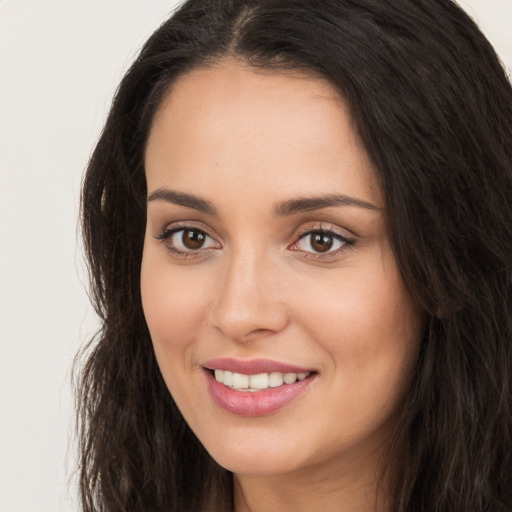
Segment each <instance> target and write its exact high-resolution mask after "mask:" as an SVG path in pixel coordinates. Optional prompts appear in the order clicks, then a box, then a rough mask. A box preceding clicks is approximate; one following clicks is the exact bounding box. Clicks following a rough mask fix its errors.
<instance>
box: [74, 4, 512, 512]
mask: <svg viewBox="0 0 512 512" xmlns="http://www.w3.org/2000/svg"><path fill="white" fill-rule="evenodd" d="M226 56H229V57H234V58H236V59H238V60H239V61H241V62H244V63H246V64H249V65H251V66H254V67H256V68H267V69H274V70H286V69H299V70H309V71H313V72H314V73H316V74H318V75H320V76H322V77H324V78H325V79H326V80H328V81H329V82H330V83H331V84H332V85H333V86H334V87H336V89H337V90H338V91H339V92H340V94H341V96H342V97H343V98H344V99H345V100H346V101H347V102H348V104H349V105H350V107H351V112H352V116H353V118H354V120H355V122H356V126H357V129H358V131H359V134H360V136H361V139H362V141H363V143H364V145H365V147H366V150H367V151H368V153H369V155H370V157H371V159H372V160H373V163H374V165H375V168H376V170H377V173H378V179H379V180H380V184H381V187H382V190H383V192H384V195H385V201H386V211H387V220H388V226H389V233H390V239H391V244H392V248H393V252H394V255H395V258H396V261H397V264H398V267H399V269H400V271H401V275H402V277H403V280H404V282H405V284H406V286H407V288H408V290H409V292H410V294H411V296H412V297H413V300H414V301H415V302H416V304H417V305H418V306H419V307H420V308H421V310H422V311H423V312H424V315H425V318H426V327H425V333H424V336H423V338H422V340H421V348H420V355H419V358H418V360H417V363H416V368H415V372H414V377H413V382H412V385H411V387H410V389H409V390H408V393H407V395H406V397H405V399H404V402H403V405H402V407H401V413H400V418H399V422H398V424H397V426H396V429H395V431H394V434H393V437H392V440H391V441H390V456H391V457H394V460H395V461H396V464H393V468H394V469H393V474H388V475H386V481H388V482H390V484H391V489H392V504H391V509H392V511H393V512H406V511H407V512H434V511H435V512H484V511H487V512H490V511H492V512H510V511H511V510H512V377H511V375H512V373H511V372H512V204H511V202H512V145H511V139H512V89H511V85H510V82H509V80H508V78H507V76H506V73H505V72H504V69H503V67H502V65H501V63H500V61H499V59H498V57H497V56H496V54H495V52H494V50H493V49H492V47H491V45H490V44H489V42H488V41H487V40H486V39H485V37H484V36H483V35H482V33H481V32H480V31H479V29H478V28H477V26H476V24H475V23H474V22H473V21H472V20H471V19H470V18H469V17H468V16H467V15H466V14H465V13H464V12H463V11H462V10H461V9H460V8H459V7H458V6H457V5H456V4H455V3H453V2H452V1H450V0H393V1H389V0H321V1H320V0H316V1H315V0H189V1H187V2H185V3H184V4H183V5H182V6H181V7H180V8H179V9H178V10H176V11H175V12H174V14H173V15H172V17H171V18H170V19H169V20H168V21H166V22H165V23H164V24H163V25H162V26H161V27H160V28H159V29H158V30H157V31H156V32H155V33H154V34H153V35H152V36H151V38H150V39H149V40H148V41H147V43H146V44H145V45H144V47H143V49H142V51H141V52H140V55H139V56H138V58H137V59H136V61H135V63H134V64H133V65H132V67H131V68H130V70H129V71H128V73H127V74H126V76H125V77H124V78H123V80H122V83H121V85H120V87H119V89H118V91H117V94H116V96H115V99H114V102H113V105H112V108H111V111H110V113H109V116H108V119H107V121H106V125H105V128H104V130H103V132H102V134H101V137H100V139H99V142H98V144H97V147H96V149H95V151H94V153H93V155H92V157H91V160H90V163H89V166H88V168H87V172H86V175H85V178H84V182H83V191H82V210H81V213H82V232H83V238H84V242H85V252H86V256H87V258H88V263H89V269H90V278H91V298H92V301H93V304H94V306H95V309H96V311H97V313H98V315H99V317H100V319H101V328H100V330H99V332H98V333H97V335H96V336H95V337H94V338H93V339H92V340H91V341H90V342H89V344H88V345H87V346H86V347H85V348H84V349H83V351H82V352H81V354H80V355H79V358H78V359H77V364H78V367H79V371H78V375H77V404H78V428H79V450H80V466H79V475H80V491H81V503H82V506H83V510H84V511H86V512H93V511H102V512H149V511H151V512H158V511H162V512H163V511H166V512H169V511H177V512H192V511H196V512H205V511H210V512H213V511H218V512H226V511H229V510H232V509H233V498H232V485H233V484H232V475H231V474H230V473H229V472H228V471H227V470H225V469H223V468H221V467H220V466H219V465H217V463H216V462H215V461H213V460H212V459H211V457H210V456H209V455H208V453H207V452H206V450H205V449H204V448H203V447H202V446H201V444H200V443H199V441H198V440H197V439H196V437H195V436H194V434H193V433H192V432H191V430H190V429H189V427H188V426H187V424H186V422H185V421H184V419H183V417H182V416H181V414H180V412H179V411H178V409H177V407H176V405H175V403H174V402H173V399H172V397H171V396H170V394H169V391H168V389H167V387H166V385H165V383H164V381H163V379H162V377H161V375H160V371H159V368H158V365H157V363H156V359H155V356H154V353H153V348H152V343H151V339H150V336H149V333H148V329H147V326H146V323H145V319H144V315H143V311H142V306H141V298H140V286H139V279H140V267H141V257H142V247H143V238H144V230H145V222H146V193H147V190H146V182H145V174H144V152H145V145H146V141H147V138H148V131H149V129H150V126H151V122H152V120H153V117H154V115H155V112H156V110H157V109H158V107H159V105H160V103H161V101H162V98H163V96H164V95H165V93H166V92H167V91H168V90H169V88H170V87H171V86H172V83H173V82H174V80H176V78H177V77H178V76H180V75H183V74H184V73H187V72H188V71H190V70H192V69H194V68H197V67H200V66H209V65H212V64H214V63H216V62H218V61H219V59H221V58H223V57H226Z"/></svg>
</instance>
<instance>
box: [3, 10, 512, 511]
mask: <svg viewBox="0 0 512 512" xmlns="http://www.w3.org/2000/svg"><path fill="white" fill-rule="evenodd" d="M176 3H177V2H176V0H174V1H171V0H165V1H164V0H32V1H30V0H0V512H32V511H33V512H65V511H76V510H78V508H77V500H76V483H74V481H73V478H72V473H73V470H74V464H75V462H74V449H75V448H74V444H73V421H72V420H73V400H72V393H71V386H70V379H71V376H70V370H71V365H72V361H73V357H74V354H75V353H76V351H77V349H78V347H79V344H80V343H81V342H83V341H84V340H85V339H87V338H88V337H89V336H90V335H91V334H92V332H93V330H94V325H95V320H94V316H93V314H92V313H91V310H90V307H89V305H88V301H87V296H86V293H85V289H84V284H83V283H84V282H85V277H84V276H85V271H84V267H83V263H82V259H81V256H80V249H79V245H78V242H77V240H76V232H77V211H78V198H79V188H80V180H81V174H82V171H83V169H84V167H85V165H86V162H87V159H88V157H89V155H90V152H91V150H92V148H93V146H94V143H95V141H96V139H97V137H98V135H99V132H100V130H101V127H102V123H103V121H104V119H105V115H106V111H107V108H108V106H109V103H110V100H111V98H112V95H113V92H114V90H115V88H116V86H117V84H118V82H119V79H120V77H121V76H122V74H123V72H124V71H125V70H126V69H127V67H128V65H129V64H130V62H131V61H132V59H133V58H134V57H135V55H136V53H137V51H138V49H139V48H140V46H141V45H142V43H143V42H144V40H145V39H146V38H147V37H148V36H149V34H150V33H151V32H152V31H153V30H154V29H155V28H156V27H157V26H158V25H159V24H160V23H161V22H162V21H164V20H165V19H166V17H167V15H168V13H169V12H170V11H171V10H172V8H173V6H174V5H175V4H176ZM463 4H464V5H465V6H467V9H468V11H469V12H470V14H471V15H473V17H474V18H475V19H476V20H477V21H478V22H479V23H480V26H481V27H482V29H483V30H484V32H485V33H486V34H487V36H488V37H489V39H490V40H491V42H492V43H493V44H494V45H495V47H496V48H497V50H498V52H499V53H500V55H501V57H502V59H503V61H504V62H505V64H506V66H507V67H508V69H509V70H512V34H511V32H512V31H511V27H512V0H466V1H464V2H463ZM509 74H510V73H509Z"/></svg>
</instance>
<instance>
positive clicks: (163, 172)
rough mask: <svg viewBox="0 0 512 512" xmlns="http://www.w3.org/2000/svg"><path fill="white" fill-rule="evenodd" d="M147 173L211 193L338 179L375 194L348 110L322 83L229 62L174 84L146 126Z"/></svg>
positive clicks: (291, 188)
mask: <svg viewBox="0 0 512 512" xmlns="http://www.w3.org/2000/svg"><path fill="white" fill-rule="evenodd" d="M146 172H147V179H148V188H149V189H151V187H152V186H154V187H157V186H162V185H166V184H168V183H169V181H171V182H172V183H171V184H173V185H174V186H176V185H175V184H176V183H177V184H178V185H183V186H184V187H186V188H188V187H194V188H195V187H200V188H201V189H203V190H206V189H208V191H215V190H217V189H219V188H222V185H223V184H227V183H229V184H233V183H237V182H238V183H240V185H241V186H245V187H246V188H247V189H248V190H254V191H255V190H257V189H258V188H259V187H260V186H261V185H262V184H266V185H267V186H268V185H269V184H272V185H273V186H274V187H275V188H276V189H277V188H279V187H281V188H286V189H287V192H288V195H290V196H293V195H295V194H300V195H303V194H304V190H305V189H308V192H309V193H311V194H315V193H320V194H323V193H326V192H328V190H326V188H329V186H332V187H334V188H336V186H337V185H340V186H341V187H342V188H344V189H347V190H336V192H340V193H346V192H350V193H352V194H353V195H354V194H355V195H356V196H364V197H361V198H366V199H371V201H372V202H374V203H375V202H376V203H381V202H382V201H381V198H380V191H379V188H378V186H377V185H376V180H375V172H374V169H373V165H372V163H371V161H370V159H369V157H368V154H367V152H366V150H365V148H364V146H363V144H362V142H361V141H360V139H359V136H358V134H357V131H356V129H355V126H354V123H353V121H352V117H351V115H350V112H349V108H348V106H347V104H346V103H345V102H344V100H343V99H342V97H341V96H340V94H339V93H338V92H337V91H336V90H335V89H334V87H333V86H332V85H331V84H330V83H329V82H327V81H326V80H323V79H321V78H318V77H316V76H313V75H312V74H308V73H304V72H300V71H286V72H276V71H269V70H260V69H254V68H251V67H248V66H246V65H244V64H241V63H239V62H237V61H234V60H226V61H222V62H220V63H218V64H216V65H215V66H213V67H203V68H198V69H195V70H193V71H191V72H190V73H187V74H185V75H183V76H181V77H179V78H178V79H177V81H176V82H175V83H174V84H173V85H172V87H171V89H170V90H169V92H168V94H167V95H166V97H165V99H164V101H163V102H162V104H161V106H160V108H159V109H158V111H157V114H156V116H155V119H154V122H153V126H152V129H151V132H150V137H149V140H148V146H147V151H146ZM338 182H339V183H338Z"/></svg>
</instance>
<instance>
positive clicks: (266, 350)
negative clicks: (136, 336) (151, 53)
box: [141, 59, 422, 512]
mask: <svg viewBox="0 0 512 512" xmlns="http://www.w3.org/2000/svg"><path fill="white" fill-rule="evenodd" d="M145 164H146V175H147V184H148V196H149V201H148V210H147V214H148V220H147V232H146V238H145V243H144V254H143V261H142V272H141V286H142V301H143V306H144V312H145V316H146V320H147V323H148V327H149V330H150V333H151V337H152V341H153V344H154V349H155V354H156V357H157V360H158V364H159V366H160V369H161V371H162V374H163V377H164V379H165V382H166V384H167V386H168V388H169V390H170V392H171V394H172V396H173V397H174V399H175V401H176V403H177V405H178V407H179V408H180V410H181V412H182V414H183V416H184V417H185V419H186V421H187V422H188V424H189V425H190V427H191V428H192V430H193V431H194V432H195V434H196V435H197V437H198V438H199V440H200V441H201V442H202V443H203V444H204V446H205V448H206V449H207V450H208V452H209V453H210V454H211V455H212V457H213V458H214V459H215V460H216V461H217V462H218V463H219V464H221V465H222V466H223V467H225V468H227V469H229V470H230V471H232V472H233V473H234V475H235V510H236V512H248V511H250V512H260V511H262V512H273V511H275V512H277V511H279V512H287V511H290V512H291V511H293V512H301V511H307V512H312V511H322V512H329V511H337V512H338V511H340V510H341V511H344V512H364V511H372V512H376V511H385V510H387V508H386V505H385V498H386V496H384V495H382V494H381V495H379V496H377V474H378V467H379V466H378V464H379V461H380V462H381V463H382V462H383V461H382V460H380V458H381V457H382V454H383V453H384V451H383V450H385V448H386V437H387V435H388V434H389V431H390V428H392V426H393V424H394V421H395V418H396V413H397V408H398V406H399V403H400V400H401V399H402V398H403V396H404V393H405V391H406V390H407V388H408V385H409V383H410V379H411V373H412V368H413V365H414V362H415V360H416V358H417V353H418V344H419V338H420V333H421V324H422V322H421V314H420V313H419V312H418V310H417V308H416V307H415V305H414V304H413V302H412V300H411V297H410V295H409V293H408V291H407V290H406V288H405V286H404V283H403V282H402V279H401V276H400V272H399V269H398V268H397V264H396V262H395V259H394V256H393V253H392V250H391V247H390V244H389V239H388V232H387V225H386V214H385V202H384V198H383V197H382V194H381V191H380V189H379V186H378V183H377V179H376V175H375V171H374V168H373V165H372V162H371V160H370V159H369V157H368V154H367V152H366V151H365V148H364V146H363V145H362V143H361V141H360V140H359V138H358V135H357V133H356V131H355V129H354V125H353V122H352V120H351V117H350V113H349V109H348V108H347V106H346V104H345V103H344V101H343V100H342V98H341V97H340V96H339V94H338V93H337V92H336V91H335V90H334V88H333V87H332V86H331V85H330V84H329V83H327V82H326V81H324V80H322V79H320V78H318V77H315V76H313V75H308V74H305V73H303V72H299V71H297V72H291V71H286V72H282V73H279V72H273V71H272V72H271V71H262V70H256V69H252V68H250V67H248V66H246V65H245V64H243V63H240V62H238V61H236V60H234V59H225V60H222V61H220V62H219V63H217V64H216V65H214V66H211V67H203V68H198V69H195V70H193V71H191V72H189V73H188V74H186V75H183V76H181V77H180V78H179V79H178V80H177V81H176V82H175V83H174V84H173V86H172V88H171V90H170V92H169V94H168V95H167V96H166V98H165V100H164V101H163V103H162V105H161V106H160V108H159V110H158V112H157V115H156V117H155V120H154V123H153V126H152V129H151V132H150V136H149V140H148V145H147V151H146V160H145ZM313 198H320V200H319V201H317V202H316V203H314V202H311V201H302V202H301V201H296V200H299V199H307V200H309V199H313ZM347 198H348V199H347ZM177 203H180V204H177ZM184 235H185V236H184ZM319 235H320V238H319ZM220 357H230V358H236V359H242V360H252V359H259V358H264V359H271V360H274V361H280V362H284V363H289V364H293V365H297V366H299V367H306V368H310V369H313V370H314V371H315V372H317V374H316V375H315V379H314V381H312V382H311V385H309V386H308V387H307V388H306V391H305V392H304V393H303V394H301V395H300V396H299V397H297V398H296V399H295V400H293V401H292V402H291V403H289V404H287V405H286V406H285V407H283V408H281V409H279V410H278V411H275V412H273V413H271V414H265V415H262V416H256V417H242V416H239V415H236V414H232V413H229V412H227V411H225V410H224V409H222V408H220V407H219V406H218V405H216V403H215V402H214V401H213V400H212V397H211V395H210V394H209V392H208V390H207V387H206V385H205V378H204V372H205V370H204V369H203V368H202V364H203V363H204V362H205V361H208V360H211V359H214V358H220ZM384 463H385V464H391V463H392V462H391V461H384ZM384 489H385V486H384Z"/></svg>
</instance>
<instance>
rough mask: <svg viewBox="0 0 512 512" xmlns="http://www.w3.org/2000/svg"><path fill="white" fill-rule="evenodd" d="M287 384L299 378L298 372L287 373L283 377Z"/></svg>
mask: <svg viewBox="0 0 512 512" xmlns="http://www.w3.org/2000/svg"><path fill="white" fill-rule="evenodd" d="M283 380H284V383H285V384H293V383H294V382H295V381H296V380H297V374H296V373H285V374H284V377H283Z"/></svg>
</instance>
